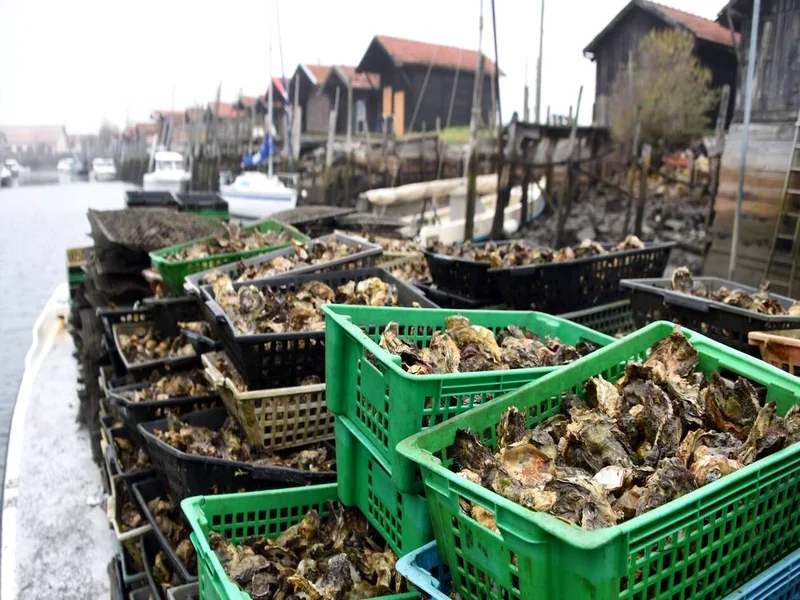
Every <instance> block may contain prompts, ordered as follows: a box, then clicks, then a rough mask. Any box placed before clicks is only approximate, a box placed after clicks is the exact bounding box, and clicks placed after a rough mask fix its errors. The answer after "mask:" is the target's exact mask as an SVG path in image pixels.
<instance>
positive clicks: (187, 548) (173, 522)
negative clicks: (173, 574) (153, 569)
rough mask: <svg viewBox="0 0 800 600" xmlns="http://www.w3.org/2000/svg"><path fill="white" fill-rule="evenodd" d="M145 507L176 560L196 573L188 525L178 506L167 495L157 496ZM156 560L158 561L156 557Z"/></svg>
mask: <svg viewBox="0 0 800 600" xmlns="http://www.w3.org/2000/svg"><path fill="white" fill-rule="evenodd" d="M147 509H148V510H149V511H150V514H152V515H153V518H154V519H155V520H156V524H157V525H158V528H159V529H160V530H161V533H163V534H164V537H166V538H167V539H168V540H169V543H170V546H172V548H173V549H174V550H175V555H176V556H177V557H178V560H180V561H181V563H183V565H184V566H185V567H186V570H187V571H189V573H191V574H192V575H197V555H196V554H195V550H194V545H193V544H192V542H191V540H190V539H189V533H190V529H189V525H188V523H187V522H186V518H185V517H184V516H183V512H182V511H181V509H180V506H178V505H177V504H175V503H173V502H172V500H171V499H170V498H169V496H165V497H161V496H157V497H155V498H153V499H152V500H150V501H149V502H148V503H147ZM156 562H158V558H156Z"/></svg>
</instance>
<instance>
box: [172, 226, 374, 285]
mask: <svg viewBox="0 0 800 600" xmlns="http://www.w3.org/2000/svg"><path fill="white" fill-rule="evenodd" d="M331 239H335V240H337V241H338V242H340V243H342V244H346V245H348V246H358V245H361V246H362V247H363V250H361V251H360V252H355V253H353V254H348V255H347V256H343V257H341V258H335V259H333V260H329V261H326V262H322V263H317V264H314V265H305V266H300V267H297V268H295V269H290V270H289V271H286V272H285V273H280V274H278V275H273V276H272V277H268V278H266V279H273V278H275V277H284V276H286V275H302V274H305V273H318V272H324V271H331V272H335V271H338V270H342V269H339V267H344V266H346V265H348V264H350V263H354V262H357V261H361V260H370V259H373V260H374V259H376V258H377V257H378V256H380V255H381V254H382V253H383V247H382V246H381V245H380V244H375V243H372V242H369V241H367V240H362V239H360V238H356V237H353V236H347V235H342V234H340V233H330V234H328V235H323V236H320V237H318V238H314V239H312V240H310V242H308V243H315V242H323V243H324V242H327V241H329V240H331ZM292 253H294V247H293V246H287V247H285V248H280V249H278V250H273V251H272V252H267V253H266V254H260V255H258V256H253V257H250V258H247V259H244V260H238V261H235V262H231V263H226V264H224V265H219V266H217V267H213V268H211V269H206V270H205V271H200V272H199V273H192V274H191V275H187V276H186V277H185V278H184V281H185V285H186V286H187V289H188V290H190V291H191V292H193V293H195V294H197V293H199V295H200V297H201V299H203V300H205V301H208V300H213V299H214V295H213V294H211V293H209V287H210V286H208V285H207V284H205V283H201V281H204V280H205V278H206V277H207V276H208V275H209V273H213V272H214V271H221V272H223V273H232V272H234V271H237V270H240V266H241V267H242V268H244V267H249V266H252V265H260V264H263V263H265V262H268V261H270V260H273V259H275V258H277V257H278V256H285V255H287V254H292ZM254 281H262V280H260V279H254V280H253V281H248V282H237V283H253V282H254Z"/></svg>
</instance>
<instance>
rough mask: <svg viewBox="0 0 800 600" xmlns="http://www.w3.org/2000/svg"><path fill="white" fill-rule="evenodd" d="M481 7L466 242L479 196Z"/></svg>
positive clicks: (473, 89) (471, 125)
mask: <svg viewBox="0 0 800 600" xmlns="http://www.w3.org/2000/svg"><path fill="white" fill-rule="evenodd" d="M478 1H479V2H480V5H481V11H480V19H479V20H478V68H477V69H475V73H476V77H475V83H474V87H473V88H472V118H471V119H470V121H469V159H468V160H467V206H466V207H465V208H466V210H465V215H464V241H470V240H472V236H473V233H474V231H475V200H476V195H477V192H478V190H477V177H478V121H479V119H480V118H481V95H480V94H479V93H478V90H479V89H480V85H479V84H480V80H481V79H482V76H483V53H482V52H481V47H482V45H483V0H478Z"/></svg>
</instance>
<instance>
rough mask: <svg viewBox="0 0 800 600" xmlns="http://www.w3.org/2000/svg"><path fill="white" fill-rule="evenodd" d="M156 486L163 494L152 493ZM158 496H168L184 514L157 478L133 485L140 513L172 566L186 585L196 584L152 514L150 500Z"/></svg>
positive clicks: (150, 478)
mask: <svg viewBox="0 0 800 600" xmlns="http://www.w3.org/2000/svg"><path fill="white" fill-rule="evenodd" d="M156 486H157V487H158V488H160V490H161V492H162V493H161V494H153V493H152V488H153V487H156ZM148 492H149V493H148ZM158 495H161V496H167V497H168V498H169V499H170V501H172V502H173V505H174V506H175V507H176V510H177V511H178V512H179V513H181V514H183V512H182V511H181V507H180V503H178V504H174V500H173V499H172V496H171V495H170V494H169V492H168V491H167V489H166V487H165V486H164V484H162V483H161V482H160V481H159V480H158V479H157V478H155V477H149V478H148V479H143V480H141V481H137V482H136V483H134V484H133V496H134V498H135V499H136V502H137V504H138V505H139V511H140V512H141V513H142V514H143V515H144V518H145V519H147V522H148V523H150V526H151V527H152V528H153V534H154V535H155V537H156V538H157V539H158V542H159V545H160V546H161V549H162V550H164V552H165V553H166V554H167V556H168V557H169V560H170V562H171V563H172V566H173V567H175V569H176V570H177V571H178V572H179V575H180V577H181V579H183V580H184V582H185V583H194V582H195V581H197V576H196V575H192V574H191V573H189V570H188V569H187V568H186V565H184V564H183V563H182V562H181V560H180V559H179V558H178V555H177V554H176V553H175V548H173V547H172V544H170V541H169V540H168V539H167V538H166V536H165V535H164V532H163V531H161V528H160V527H159V526H158V523H157V522H156V518H155V515H153V513H151V512H150V509H149V508H148V507H147V502H148V500H152V499H153V498H155V497H156V496H158ZM146 496H147V497H146ZM187 525H188V522H187ZM190 529H191V528H190Z"/></svg>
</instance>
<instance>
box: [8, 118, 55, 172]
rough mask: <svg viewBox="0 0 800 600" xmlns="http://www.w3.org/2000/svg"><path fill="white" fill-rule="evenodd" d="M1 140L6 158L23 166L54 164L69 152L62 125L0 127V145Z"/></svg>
mask: <svg viewBox="0 0 800 600" xmlns="http://www.w3.org/2000/svg"><path fill="white" fill-rule="evenodd" d="M3 138H5V155H6V158H11V157H13V158H16V159H17V160H18V161H20V162H21V163H23V164H33V165H36V164H51V163H52V164H55V162H56V160H57V158H58V157H59V156H64V155H66V154H67V153H69V151H70V145H69V139H68V138H67V135H66V133H65V131H64V127H63V126H62V125H34V126H28V125H0V143H1V142H2V140H3Z"/></svg>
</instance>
